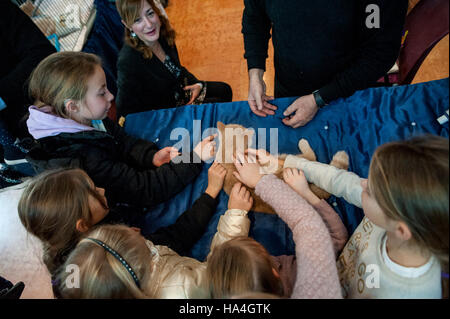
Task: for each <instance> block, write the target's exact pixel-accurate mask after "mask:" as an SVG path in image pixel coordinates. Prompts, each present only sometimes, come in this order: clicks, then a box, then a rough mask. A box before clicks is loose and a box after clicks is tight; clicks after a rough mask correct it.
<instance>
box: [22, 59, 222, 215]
mask: <svg viewBox="0 0 450 319" xmlns="http://www.w3.org/2000/svg"><path fill="white" fill-rule="evenodd" d="M100 63H101V62H100V59H99V58H98V57H97V56H95V55H93V54H89V53H83V52H59V53H55V54H52V55H50V56H49V57H47V58H46V59H44V60H43V61H42V62H41V63H40V64H39V65H38V66H37V68H36V69H35V70H34V71H33V74H32V76H31V80H30V93H31V94H30V95H31V96H33V97H34V99H35V101H36V102H35V105H34V106H31V107H30V108H29V112H30V116H29V118H28V120H27V126H28V130H29V132H30V134H31V135H32V136H33V138H34V139H35V140H36V144H37V146H36V147H34V148H33V149H31V151H30V152H29V153H28V155H27V159H28V161H29V162H31V163H32V164H33V165H34V166H35V167H36V168H37V170H38V171H41V170H44V169H48V168H56V167H77V168H81V169H83V170H85V171H86V172H87V174H88V175H89V176H90V177H91V178H92V180H93V181H94V182H95V184H96V185H97V186H98V187H102V188H104V189H105V190H106V197H107V198H108V201H109V202H110V203H112V202H116V203H117V202H118V203H128V204H131V205H134V206H138V207H151V206H154V205H156V204H159V203H161V202H164V201H166V200H167V199H169V198H171V197H173V196H174V195H175V194H177V193H179V192H180V191H181V190H182V189H183V188H184V187H185V186H186V185H188V184H189V183H191V182H192V181H193V180H194V179H195V178H196V177H197V175H198V174H199V173H200V171H201V169H202V161H206V160H208V159H210V158H212V157H213V155H214V147H215V142H214V141H213V139H214V136H210V137H208V138H206V139H204V140H203V141H202V142H201V143H199V144H198V145H197V146H196V147H195V148H194V150H193V152H191V153H186V154H183V155H181V156H178V155H179V153H178V150H176V149H175V148H172V147H166V148H163V149H162V150H159V149H158V147H157V146H156V145H155V144H153V143H151V142H149V141H145V140H141V139H137V138H134V137H132V136H129V135H127V134H126V133H125V132H124V130H123V129H122V128H121V127H120V126H118V125H117V124H116V123H114V122H113V121H111V120H109V119H107V118H106V117H107V113H108V110H109V108H110V107H111V101H112V99H113V95H112V94H111V93H110V92H109V91H108V89H107V88H106V80H105V73H104V72H103V69H102V68H101V66H100V65H101V64H100ZM175 157H176V158H175Z"/></svg>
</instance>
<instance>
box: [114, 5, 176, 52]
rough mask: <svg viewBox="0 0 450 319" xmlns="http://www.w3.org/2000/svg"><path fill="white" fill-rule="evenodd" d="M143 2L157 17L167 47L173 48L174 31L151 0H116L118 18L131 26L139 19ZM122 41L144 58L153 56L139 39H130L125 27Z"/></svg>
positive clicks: (128, 31)
mask: <svg viewBox="0 0 450 319" xmlns="http://www.w3.org/2000/svg"><path fill="white" fill-rule="evenodd" d="M143 1H146V2H147V3H148V4H149V5H150V7H152V9H153V11H154V12H155V13H156V15H158V17H159V20H160V21H161V36H163V37H164V38H165V39H166V41H167V44H168V45H169V46H171V47H173V46H174V45H175V35H176V34H175V30H173V29H172V26H171V25H170V22H169V20H168V19H167V18H166V17H165V16H164V15H163V14H162V13H161V10H160V9H159V7H158V6H157V5H156V4H155V3H154V1H153V0H116V7H117V11H118V12H119V15H120V17H121V18H122V20H123V21H124V22H125V24H126V25H130V26H131V25H133V23H134V21H136V19H137V18H138V17H139V14H140V11H141V9H142V3H143ZM124 39H125V42H126V43H127V44H128V45H129V46H130V47H132V48H134V49H136V50H138V51H139V52H141V53H142V54H143V56H144V58H146V59H150V58H151V57H152V56H153V52H152V50H151V49H150V48H149V47H148V46H147V45H146V44H145V43H144V42H143V41H142V40H141V39H139V37H132V36H131V31H130V30H129V29H128V28H127V27H125V37H124Z"/></svg>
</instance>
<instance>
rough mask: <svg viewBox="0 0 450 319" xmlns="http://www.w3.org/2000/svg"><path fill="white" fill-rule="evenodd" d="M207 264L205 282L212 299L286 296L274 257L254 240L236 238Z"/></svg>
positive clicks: (214, 254) (220, 248)
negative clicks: (246, 296)
mask: <svg viewBox="0 0 450 319" xmlns="http://www.w3.org/2000/svg"><path fill="white" fill-rule="evenodd" d="M207 264H208V265H207V269H206V278H207V279H206V282H207V285H208V287H209V290H210V292H211V296H212V297H213V298H229V297H231V296H234V295H240V294H244V293H248V292H262V293H270V294H275V295H278V296H282V295H283V284H282V282H281V280H280V278H279V277H278V276H276V275H275V274H274V270H275V269H276V266H275V265H274V262H273V260H272V257H271V256H270V255H269V253H268V252H267V250H266V249H265V248H264V247H263V246H262V245H261V244H260V243H258V242H257V241H255V240H254V239H252V238H249V237H236V238H233V239H231V240H229V241H227V242H225V243H223V244H222V245H220V246H218V247H216V248H215V249H214V250H213V252H212V253H211V255H210V256H209V258H208V262H207Z"/></svg>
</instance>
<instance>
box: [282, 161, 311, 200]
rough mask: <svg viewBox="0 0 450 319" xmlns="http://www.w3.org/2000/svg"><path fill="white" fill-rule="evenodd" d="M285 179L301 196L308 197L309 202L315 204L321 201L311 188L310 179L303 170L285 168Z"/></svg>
mask: <svg viewBox="0 0 450 319" xmlns="http://www.w3.org/2000/svg"><path fill="white" fill-rule="evenodd" d="M283 179H284V181H285V182H286V184H288V185H289V186H291V188H292V189H293V190H295V191H296V192H297V193H298V194H299V195H300V196H301V197H303V198H304V199H306V200H307V201H308V203H309V204H311V205H315V204H318V203H319V202H320V199H319V197H317V196H316V195H315V194H314V193H313V192H312V191H311V189H310V188H309V184H308V181H307V180H306V177H305V174H304V173H303V171H302V170H299V169H296V168H285V169H284V170H283Z"/></svg>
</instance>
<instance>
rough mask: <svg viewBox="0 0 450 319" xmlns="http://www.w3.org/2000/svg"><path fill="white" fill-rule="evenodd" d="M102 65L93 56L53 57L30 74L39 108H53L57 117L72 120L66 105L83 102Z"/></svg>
mask: <svg viewBox="0 0 450 319" xmlns="http://www.w3.org/2000/svg"><path fill="white" fill-rule="evenodd" d="M101 64H102V63H101V60H100V58H99V57H98V56H96V55H94V54H91V53H84V52H57V53H53V54H51V55H49V56H48V57H46V58H45V59H44V60H42V61H41V62H40V63H39V64H38V66H37V67H36V68H35V69H34V70H33V72H32V73H31V76H30V83H29V88H28V92H29V95H30V96H31V97H32V98H33V99H34V101H35V102H34V104H35V106H36V107H42V106H45V105H50V106H52V107H53V109H54V112H55V113H56V115H58V116H60V117H63V118H69V115H68V114H67V111H66V107H65V101H66V100H75V101H79V102H83V101H84V99H85V96H86V92H87V90H88V84H87V83H88V80H89V78H90V77H92V76H93V75H94V73H95V70H96V68H97V67H101Z"/></svg>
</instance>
